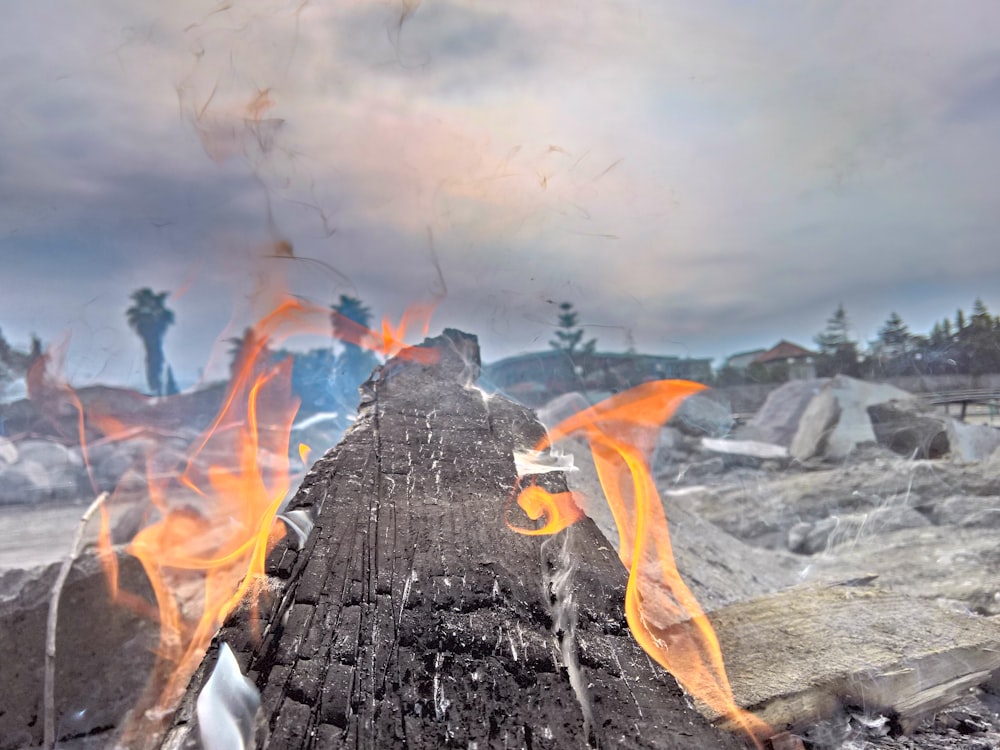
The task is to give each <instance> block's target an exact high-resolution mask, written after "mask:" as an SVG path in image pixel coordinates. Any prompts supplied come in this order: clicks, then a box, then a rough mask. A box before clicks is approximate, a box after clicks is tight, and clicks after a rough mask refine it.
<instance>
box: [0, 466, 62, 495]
mask: <svg viewBox="0 0 1000 750" xmlns="http://www.w3.org/2000/svg"><path fill="white" fill-rule="evenodd" d="M52 492H53V486H52V482H51V480H50V478H49V473H48V471H46V469H45V467H44V466H42V465H41V464H39V463H38V462H36V461H18V462H17V463H16V464H12V465H10V466H7V467H6V468H3V469H0V505H19V504H21V503H37V502H42V501H45V500H48V499H50V498H51V497H52Z"/></svg>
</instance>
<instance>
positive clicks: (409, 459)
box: [163, 331, 747, 750]
mask: <svg viewBox="0 0 1000 750" xmlns="http://www.w3.org/2000/svg"><path fill="white" fill-rule="evenodd" d="M426 346H427V347H433V348H435V349H436V350H437V351H438V352H439V353H440V360H439V361H438V362H437V363H435V364H433V365H428V364H421V363H420V362H419V361H413V360H411V361H407V360H405V359H400V360H396V361H394V362H393V363H392V364H391V365H390V366H387V367H384V368H382V370H381V371H380V372H378V373H377V377H375V378H373V380H372V382H371V383H369V384H368V385H367V386H366V389H365V390H364V392H363V394H364V395H363V402H362V406H361V410H360V413H359V416H358V420H357V421H356V423H355V425H354V426H353V427H352V428H351V429H350V430H349V431H348V434H347V435H346V437H345V438H344V441H343V442H342V443H341V444H340V445H339V446H338V447H337V448H336V449H335V450H332V451H330V452H328V453H327V455H325V456H324V457H323V458H322V459H321V460H320V461H319V462H317V464H316V465H315V466H314V468H313V470H312V471H311V472H310V474H309V475H308V476H307V477H306V479H305V480H304V481H303V484H302V488H301V489H300V491H299V493H298V494H297V496H296V498H295V499H294V500H293V503H292V507H293V508H312V509H313V511H314V512H315V513H316V515H317V523H316V526H315V528H314V529H313V531H312V534H311V536H310V538H309V540H308V542H307V543H306V544H305V545H304V547H303V549H301V550H299V549H295V548H294V544H293V543H290V542H288V541H284V542H282V543H281V544H279V545H278V548H277V549H275V550H274V552H273V553H272V554H271V555H270V557H269V560H268V565H267V570H268V573H269V575H271V576H272V579H271V580H272V582H273V583H274V587H275V591H274V592H273V595H272V596H271V598H270V599H269V600H268V601H265V602H263V603H262V605H261V612H262V617H263V620H264V622H265V625H264V627H263V631H262V632H263V637H262V638H260V639H256V638H255V637H254V636H253V635H252V634H251V631H250V627H249V621H248V613H247V612H240V613H237V614H235V615H234V616H232V617H231V618H230V619H229V621H228V622H227V623H226V624H225V626H224V627H223V628H222V629H221V631H220V632H219V634H218V636H217V638H216V643H218V642H220V641H225V642H227V643H229V644H230V646H231V647H232V648H233V650H234V651H235V652H236V653H237V658H238V659H239V660H240V662H241V664H242V665H243V667H244V669H246V670H247V671H248V673H249V674H250V675H251V677H252V678H253V679H254V680H255V681H256V684H257V685H258V686H259V687H260V689H261V700H262V709H261V715H260V727H259V732H258V736H257V742H258V746H259V747H261V748H271V749H274V750H276V749H277V748H282V749H284V748H341V747H343V748H379V749H381V748H406V749H407V750H430V749H431V748H435V749H436V748H441V747H462V748H465V747H469V746H471V745H472V744H473V743H475V745H476V746H477V747H479V748H480V749H484V748H504V747H521V748H527V747H531V748H535V750H540V749H541V748H560V747H572V748H579V747H582V746H586V745H589V746H591V747H610V746H615V747H625V748H685V750H686V749H687V748H691V747H712V748H723V749H726V748H739V747H745V746H746V745H747V743H746V742H745V741H744V740H743V739H741V738H739V737H736V736H734V735H730V734H727V733H725V732H723V731H721V730H718V729H716V728H714V727H712V726H711V725H709V724H708V723H707V722H706V721H705V720H704V719H703V718H702V717H701V715H699V714H698V713H696V712H695V711H694V710H693V709H692V708H691V707H690V705H689V702H688V700H687V699H686V698H685V697H684V696H683V694H682V693H681V691H680V689H679V688H678V687H677V685H676V683H675V682H674V680H673V679H672V678H671V677H670V676H669V675H667V674H666V673H665V672H663V671H662V670H660V669H659V668H658V667H655V666H653V665H652V664H651V662H650V660H649V659H648V658H647V656H646V655H645V654H644V653H643V652H642V651H641V649H640V648H639V647H638V646H637V644H636V643H635V641H634V639H633V638H632V637H631V635H630V634H629V632H628V630H627V625H626V623H625V617H624V613H623V607H622V605H623V602H624V595H625V580H626V572H625V570H624V569H623V567H622V565H621V563H620V561H619V560H618V559H617V558H616V557H615V556H614V553H613V552H612V551H610V549H609V547H608V545H607V543H606V542H605V541H604V540H603V538H602V537H601V536H600V534H599V532H598V531H597V529H596V527H595V526H594V525H593V524H592V523H591V522H590V521H589V520H584V521H582V522H580V523H579V524H577V525H576V526H574V527H573V529H572V530H571V531H572V533H571V534H568V535H567V534H566V532H563V534H562V535H560V537H559V538H557V539H553V540H551V541H549V542H546V541H545V539H544V538H539V537H529V536H523V535H520V534H517V533H515V532H513V531H511V530H510V529H509V528H508V527H507V525H506V523H505V513H506V511H507V510H508V508H509V506H510V504H511V500H512V496H513V493H514V491H515V486H516V481H517V479H516V471H515V466H514V461H513V451H514V450H524V449H526V448H530V447H532V446H533V445H535V444H536V442H537V441H538V439H539V438H540V437H541V436H542V435H543V434H544V429H543V428H542V426H541V425H540V424H539V423H538V422H537V421H536V420H535V419H534V418H533V416H532V415H531V414H530V412H528V411H526V410H525V409H523V408H521V407H519V406H517V405H515V404H513V403H511V402H508V401H505V400H503V399H501V398H499V397H491V398H487V397H485V396H484V395H483V394H482V392H480V391H478V389H475V388H471V387H469V383H470V382H471V380H472V379H474V377H475V374H476V373H477V372H478V361H479V360H478V350H477V349H476V346H475V339H474V338H473V337H470V336H467V335H466V334H461V333H458V332H454V331H452V332H446V334H445V336H443V337H440V338H438V339H434V340H431V341H430V342H428V343H427V344H426ZM544 481H545V482H547V483H549V482H551V483H554V485H553V486H554V488H556V489H565V481H564V478H562V477H560V476H558V475H555V474H553V475H550V476H548V477H546V478H545V479H544ZM556 485H558V486H556ZM546 544H548V545H550V547H549V548H548V551H545V550H546V548H544V547H543V545H546ZM553 555H556V556H557V557H556V558H553ZM543 561H545V562H543ZM549 562H551V567H550V565H549ZM567 566H569V567H567ZM567 571H569V572H570V575H568V577H564V578H562V579H560V580H559V581H558V582H556V581H555V578H556V577H557V576H562V575H563V574H565V573H566V572H567ZM550 591H551V593H552V595H553V596H554V597H555V601H554V602H553V601H552V599H551V598H550V596H549V593H548V592H550ZM559 608H572V610H571V611H570V610H569V609H561V610H560V609H559ZM560 630H561V631H562V633H563V642H562V643H561V642H560V640H559V638H558V636H557V632H558V631H560ZM567 639H568V640H567ZM567 654H570V655H574V654H575V656H573V658H572V659H571V660H567V658H566V655H567ZM213 661H214V648H213V650H212V651H211V652H210V655H209V657H207V658H206V662H205V664H204V665H203V666H202V669H201V670H200V671H199V673H198V674H196V675H195V677H194V679H193V680H192V684H191V688H190V690H189V694H188V696H187V697H186V698H185V701H184V703H183V704H182V706H181V707H180V710H179V711H178V713H177V718H176V719H175V722H174V726H173V728H172V730H171V732H170V734H169V736H168V737H167V739H166V741H165V742H164V744H163V746H164V747H170V748H181V747H186V746H187V745H188V744H189V743H191V742H192V741H193V740H192V738H193V736H194V726H195V718H194V700H195V697H196V695H197V693H198V690H199V689H200V686H201V684H202V683H203V682H204V680H205V678H206V676H207V672H208V669H209V668H210V666H211V664H212V663H213ZM580 670H584V672H583V673H584V674H585V677H586V680H585V682H583V684H582V688H581V684H580V680H579V679H578V678H579V677H580V674H581V673H580ZM574 680H576V687H574V684H573V683H574ZM581 689H582V690H583V692H582V693H581ZM588 712H589V713H588Z"/></svg>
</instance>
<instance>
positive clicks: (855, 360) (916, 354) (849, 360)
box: [715, 299, 1000, 385]
mask: <svg viewBox="0 0 1000 750" xmlns="http://www.w3.org/2000/svg"><path fill="white" fill-rule="evenodd" d="M815 343H816V346H817V354H816V357H815V362H814V364H815V368H816V375H817V376H819V377H830V376H833V375H849V376H851V377H856V378H867V379H878V378H885V377H894V376H902V375H946V374H954V375H981V374H984V373H1000V316H994V315H991V314H990V311H989V310H988V309H987V307H986V304H985V303H984V302H983V301H982V299H976V301H975V302H974V303H973V305H972V311H971V313H970V314H969V315H968V316H966V314H965V312H964V311H963V310H962V309H959V310H957V312H956V313H955V317H954V319H951V318H944V319H942V320H940V321H938V322H936V323H935V324H934V326H933V327H932V328H931V330H930V332H929V333H927V334H914V333H912V332H911V331H910V329H909V326H907V325H906V323H905V322H904V321H903V319H902V318H901V317H900V315H899V314H898V313H897V312H895V311H893V312H891V313H890V314H889V317H888V318H887V319H886V321H885V323H883V324H882V326H881V327H880V328H879V330H878V333H877V335H876V337H875V339H874V340H873V341H869V342H867V344H862V343H861V342H859V341H858V340H857V339H856V338H855V337H854V336H853V334H852V326H851V322H850V318H849V316H848V314H847V311H846V310H845V309H844V306H843V304H841V305H838V306H837V309H836V310H834V312H833V314H832V315H831V316H830V317H829V318H828V319H827V322H826V327H825V328H824V330H823V331H822V332H820V333H819V334H818V335H817V336H816V337H815ZM788 378H789V369H788V365H787V364H786V363H784V362H772V363H766V364H763V363H754V364H751V365H749V366H748V367H747V368H746V369H743V370H737V369H735V368H731V367H724V368H721V369H720V370H719V371H718V372H717V373H716V377H715V381H716V382H715V384H716V385H737V384H740V383H750V382H758V383H760V382H764V383H767V382H783V381H785V380H788Z"/></svg>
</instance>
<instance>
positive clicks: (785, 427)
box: [736, 378, 830, 447]
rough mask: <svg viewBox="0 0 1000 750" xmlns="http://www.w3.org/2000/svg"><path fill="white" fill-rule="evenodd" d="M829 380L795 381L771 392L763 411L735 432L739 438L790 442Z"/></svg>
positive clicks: (783, 443)
mask: <svg viewBox="0 0 1000 750" xmlns="http://www.w3.org/2000/svg"><path fill="white" fill-rule="evenodd" d="M829 382H830V379H829V378H817V379H814V380H793V381H791V382H789V383H785V384H784V385H783V386H781V387H780V388H777V389H775V390H773V391H771V393H769V394H768V396H767V400H766V401H765V402H764V405H763V406H762V407H761V408H760V410H759V411H758V412H757V413H756V414H754V416H753V417H752V418H751V419H750V421H749V422H747V423H746V425H744V426H743V427H741V428H740V429H739V430H737V431H736V437H737V438H746V439H751V440H759V441H762V442H765V443H773V444H775V445H784V446H786V447H787V446H789V445H791V444H792V438H794V437H795V433H796V432H797V431H798V429H799V421H800V420H801V418H802V414H803V413H804V412H805V410H806V407H807V406H809V402H810V401H812V400H813V399H814V398H815V397H816V396H817V395H819V393H820V391H821V390H822V389H823V387H824V386H825V385H826V384H827V383H829Z"/></svg>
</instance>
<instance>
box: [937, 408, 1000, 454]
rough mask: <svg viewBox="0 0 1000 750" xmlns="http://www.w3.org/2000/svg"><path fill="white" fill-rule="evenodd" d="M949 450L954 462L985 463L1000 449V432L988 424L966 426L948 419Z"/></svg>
mask: <svg viewBox="0 0 1000 750" xmlns="http://www.w3.org/2000/svg"><path fill="white" fill-rule="evenodd" d="M947 429H948V448H949V452H950V453H951V458H952V460H953V461H985V460H987V459H988V458H989V457H990V456H992V455H993V453H994V451H996V450H998V449H1000V430H998V429H997V428H996V427H991V426H990V425H987V424H965V423H964V422H959V421H958V420H957V419H954V418H953V417H948V421H947Z"/></svg>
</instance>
